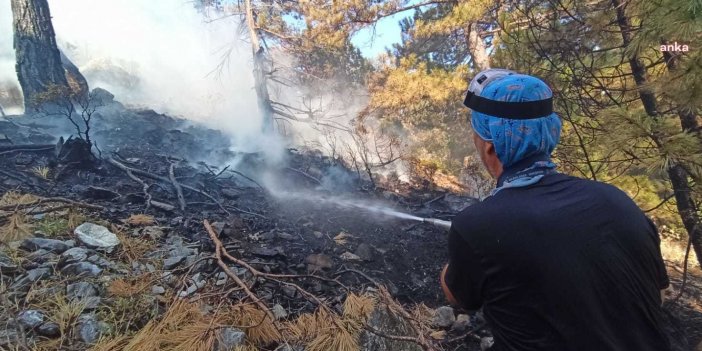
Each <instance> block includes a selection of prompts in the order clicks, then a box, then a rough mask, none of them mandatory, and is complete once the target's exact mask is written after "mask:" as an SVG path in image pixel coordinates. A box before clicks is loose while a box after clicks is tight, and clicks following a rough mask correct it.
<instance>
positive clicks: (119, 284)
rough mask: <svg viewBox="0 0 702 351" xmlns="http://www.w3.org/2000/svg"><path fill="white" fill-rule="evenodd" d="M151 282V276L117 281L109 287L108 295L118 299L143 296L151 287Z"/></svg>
mask: <svg viewBox="0 0 702 351" xmlns="http://www.w3.org/2000/svg"><path fill="white" fill-rule="evenodd" d="M151 280H152V276H151V274H142V275H140V276H136V277H132V278H119V279H115V280H113V281H112V282H110V284H109V285H108V286H107V293H108V294H109V295H110V296H116V297H130V296H134V295H138V294H142V293H144V291H146V289H147V288H148V287H149V286H151Z"/></svg>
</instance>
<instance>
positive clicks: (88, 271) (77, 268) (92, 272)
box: [61, 262, 102, 277]
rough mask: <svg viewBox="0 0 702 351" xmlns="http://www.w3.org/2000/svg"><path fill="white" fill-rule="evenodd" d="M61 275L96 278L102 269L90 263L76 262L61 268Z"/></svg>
mask: <svg viewBox="0 0 702 351" xmlns="http://www.w3.org/2000/svg"><path fill="white" fill-rule="evenodd" d="M61 273H62V274H64V275H76V276H77V275H84V276H89V277H97V276H98V275H100V273H102V268H100V267H98V266H96V265H94V264H92V263H90V262H76V263H71V264H69V265H66V266H65V267H63V268H61Z"/></svg>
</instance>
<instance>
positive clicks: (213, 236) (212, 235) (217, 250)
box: [203, 220, 275, 322]
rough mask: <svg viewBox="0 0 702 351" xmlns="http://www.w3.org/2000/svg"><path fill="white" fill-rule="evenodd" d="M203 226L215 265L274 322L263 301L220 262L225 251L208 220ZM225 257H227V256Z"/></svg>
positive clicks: (271, 313) (273, 317)
mask: <svg viewBox="0 0 702 351" xmlns="http://www.w3.org/2000/svg"><path fill="white" fill-rule="evenodd" d="M203 224H204V225H205V229H206V230H207V234H209V236H210V239H212V242H214V244H215V255H214V256H215V259H216V260H217V265H218V266H219V267H220V268H222V270H223V271H224V273H225V274H226V275H227V276H228V277H229V278H232V280H234V282H235V283H236V284H237V285H238V286H239V287H240V288H242V289H243V290H244V292H245V293H246V295H247V296H248V297H249V298H250V299H251V301H253V302H254V303H255V304H256V305H257V306H258V307H259V308H260V309H261V311H263V312H265V313H266V315H267V316H268V318H270V319H271V321H273V322H275V316H274V315H273V312H271V310H270V308H268V306H266V304H265V303H263V301H261V299H260V298H258V296H256V295H255V294H254V293H253V292H251V289H249V286H248V285H246V284H245V283H244V282H243V281H242V280H241V279H240V278H239V277H238V276H237V275H236V274H234V272H232V270H231V269H230V268H229V266H227V264H226V263H224V261H223V260H222V253H223V252H224V251H225V250H224V247H223V246H222V242H221V241H220V240H219V239H218V238H217V234H216V233H215V231H214V229H212V226H211V225H210V222H209V221H208V220H204V221H203ZM227 256H229V255H228V254H227ZM246 266H247V267H249V268H248V269H251V270H253V271H255V269H253V267H251V266H249V265H248V264H247V265H246Z"/></svg>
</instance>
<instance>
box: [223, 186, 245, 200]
mask: <svg viewBox="0 0 702 351" xmlns="http://www.w3.org/2000/svg"><path fill="white" fill-rule="evenodd" d="M222 196H224V197H226V198H228V199H232V200H235V199H238V198H239V196H241V192H240V191H239V190H236V189H232V188H224V189H222Z"/></svg>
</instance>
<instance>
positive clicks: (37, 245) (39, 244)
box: [20, 238, 70, 254]
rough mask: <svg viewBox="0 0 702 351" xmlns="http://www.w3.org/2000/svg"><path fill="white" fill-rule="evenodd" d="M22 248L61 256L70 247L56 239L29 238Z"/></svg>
mask: <svg viewBox="0 0 702 351" xmlns="http://www.w3.org/2000/svg"><path fill="white" fill-rule="evenodd" d="M20 248H21V249H23V250H26V251H36V250H39V249H43V250H46V251H48V252H53V253H57V254H60V253H62V252H64V251H66V250H68V249H70V246H68V245H66V243H65V242H63V241H61V240H55V239H45V238H29V239H25V240H24V241H23V242H22V244H21V245H20Z"/></svg>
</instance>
